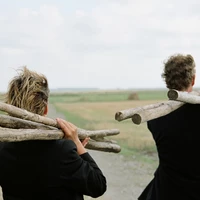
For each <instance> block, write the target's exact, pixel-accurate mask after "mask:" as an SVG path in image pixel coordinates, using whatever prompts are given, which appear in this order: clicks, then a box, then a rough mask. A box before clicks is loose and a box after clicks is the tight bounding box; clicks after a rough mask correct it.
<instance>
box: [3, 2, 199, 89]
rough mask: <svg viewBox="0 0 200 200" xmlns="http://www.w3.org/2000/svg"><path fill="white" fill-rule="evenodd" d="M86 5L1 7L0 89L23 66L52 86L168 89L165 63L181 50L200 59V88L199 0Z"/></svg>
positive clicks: (197, 59) (197, 60)
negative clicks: (0, 74)
mask: <svg viewBox="0 0 200 200" xmlns="http://www.w3.org/2000/svg"><path fill="white" fill-rule="evenodd" d="M86 2H87V1H86ZM86 2H85V4H84V5H85V6H80V5H78V4H77V5H76V4H75V3H74V6H73V7H71V8H70V4H68V3H69V2H68V1H66V2H65V3H63V2H62V7H60V4H56V3H55V4H54V5H49V4H41V5H39V4H35V6H34V7H33V6H27V5H26V6H24V7H22V6H21V7H16V8H15V9H14V8H13V9H14V10H15V12H1V14H0V26H1V35H0V42H1V46H0V66H1V67H0V68H1V71H3V72H4V79H1V80H0V83H1V84H0V91H1V90H5V89H6V87H5V85H6V84H5V83H7V82H8V80H9V79H10V78H11V77H12V76H11V75H13V72H11V71H12V69H13V68H18V67H19V66H22V65H27V66H28V67H29V68H30V69H33V70H35V71H38V72H41V73H44V74H46V76H47V77H48V78H49V82H50V86H51V87H53V88H55V87H81V86H82V87H87V86H88V87H102V88H111V87H112V88H119V87H121V88H127V87H129V88H130V87H165V85H164V83H163V81H162V79H161V77H160V74H161V71H162V61H163V60H164V59H165V58H167V57H168V56H169V55H170V54H173V53H177V52H180V53H191V54H192V55H193V56H194V58H195V60H196V63H197V73H198V74H199V75H198V74H197V84H198V85H199V86H200V82H198V77H200V72H199V71H200V70H198V63H199V62H200V60H199V56H198V54H199V47H200V42H199V41H200V40H199V39H198V38H199V32H200V27H199V26H198V24H199V22H200V15H199V8H200V3H199V1H195V0H191V1H190V4H189V3H186V1H180V0H174V1H172V0H168V1H165V2H163V1H162V2H161V1H158V0H151V1H147V0H134V1H132V0H118V1H116V0H115V1H112V0H110V1H107V0H102V1H101V2H96V6H94V5H95V3H94V4H93V7H90V5H89V4H88V5H87V3H86ZM65 10H66V11H65ZM199 80H200V78H199ZM2 82H4V83H3V84H2Z"/></svg>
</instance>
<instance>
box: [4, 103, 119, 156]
mask: <svg viewBox="0 0 200 200" xmlns="http://www.w3.org/2000/svg"><path fill="white" fill-rule="evenodd" d="M0 110H1V111H4V112H7V113H8V114H9V115H12V116H9V115H0V126H1V127H0V141H7V142H9V141H10V142H14V141H15V142H17V141H24V140H53V139H61V138H63V132H62V130H60V129H59V127H58V125H57V122H56V120H53V119H51V118H47V117H43V116H40V115H37V114H34V113H31V112H28V111H26V110H23V109H20V108H17V107H15V106H12V105H9V104H6V103H2V102H0ZM2 127H6V128H2ZM77 132H78V136H79V139H84V138H86V137H90V138H91V139H90V141H89V143H88V145H87V146H86V148H90V149H94V150H99V151H107V152H114V153H118V152H120V151H121V147H120V146H119V145H117V144H115V143H113V141H112V140H108V139H106V138H104V137H107V136H114V135H117V134H119V133H120V131H119V130H118V129H110V130H84V129H80V128H78V130H77Z"/></svg>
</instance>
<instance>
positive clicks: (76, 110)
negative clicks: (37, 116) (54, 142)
mask: <svg viewBox="0 0 200 200" xmlns="http://www.w3.org/2000/svg"><path fill="white" fill-rule="evenodd" d="M133 92H134V93H137V96H138V100H128V99H129V95H130V94H131V93H133ZM165 100H167V92H166V90H141V91H132V90H125V91H117V90H116V91H97V92H80V93H72V92H71V93H54V94H51V95H50V100H49V101H50V103H51V104H53V105H54V106H55V108H56V109H57V111H59V112H61V113H63V114H64V115H65V117H66V119H67V120H68V121H70V122H72V123H74V124H75V125H76V126H77V127H79V128H82V129H87V130H100V129H113V128H117V129H119V130H120V134H119V135H116V136H113V137H112V139H113V140H116V141H117V143H118V144H119V145H120V146H121V148H122V151H121V152H120V153H121V154H123V155H127V156H128V155H133V154H134V155H137V154H141V153H142V154H145V155H148V156H149V155H155V152H156V148H155V144H154V141H153V139H152V136H151V133H150V132H149V130H148V129H147V127H146V123H142V124H140V125H136V124H133V122H132V121H131V120H130V119H127V120H124V121H121V122H118V121H116V120H115V113H116V112H118V111H120V110H124V109H128V108H136V107H139V106H143V105H149V104H153V103H157V102H161V101H165ZM142 158H143V159H145V156H143V157H142Z"/></svg>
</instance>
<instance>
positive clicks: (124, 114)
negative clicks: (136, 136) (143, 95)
mask: <svg viewBox="0 0 200 200" xmlns="http://www.w3.org/2000/svg"><path fill="white" fill-rule="evenodd" d="M164 104H165V102H164V103H156V104H150V105H145V106H142V107H137V108H130V109H126V110H122V111H119V112H117V113H116V114H115V119H116V120H117V121H122V120H125V119H128V118H132V117H133V116H134V117H135V116H136V115H137V114H139V113H143V112H145V111H147V110H150V112H152V110H154V109H155V108H159V107H162V105H164Z"/></svg>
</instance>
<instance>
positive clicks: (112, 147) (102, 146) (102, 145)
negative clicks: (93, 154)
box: [86, 141, 121, 153]
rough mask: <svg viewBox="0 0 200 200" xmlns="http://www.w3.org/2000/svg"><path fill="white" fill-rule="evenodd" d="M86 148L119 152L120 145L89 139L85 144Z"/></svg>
mask: <svg viewBox="0 0 200 200" xmlns="http://www.w3.org/2000/svg"><path fill="white" fill-rule="evenodd" d="M86 148H87V149H92V150H98V151H105V152H113V153H119V152H120V151H121V147H120V146H119V145H117V144H113V143H106V142H93V141H89V143H88V144H87V145H86Z"/></svg>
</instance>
